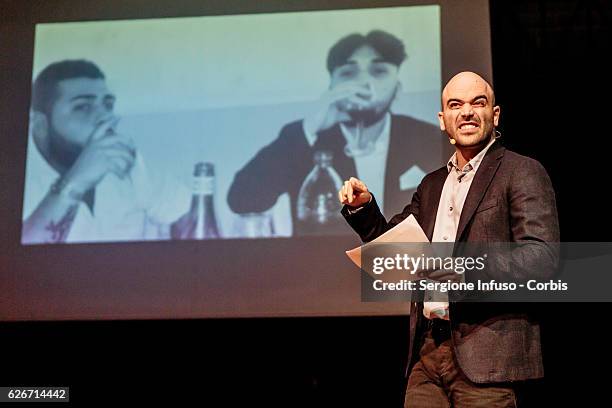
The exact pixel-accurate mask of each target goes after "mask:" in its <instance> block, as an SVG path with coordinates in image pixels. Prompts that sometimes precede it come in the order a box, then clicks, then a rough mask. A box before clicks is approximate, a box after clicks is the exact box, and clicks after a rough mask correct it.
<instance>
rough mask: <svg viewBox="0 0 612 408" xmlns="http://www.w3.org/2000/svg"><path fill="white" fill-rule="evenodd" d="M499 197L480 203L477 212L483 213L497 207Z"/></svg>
mask: <svg viewBox="0 0 612 408" xmlns="http://www.w3.org/2000/svg"><path fill="white" fill-rule="evenodd" d="M497 201H498V200H497V197H495V198H491V199H489V200H486V201H483V202H482V203H480V205H479V206H478V208H476V212H477V213H479V212H482V211H486V210H489V209H491V208H495V207H497Z"/></svg>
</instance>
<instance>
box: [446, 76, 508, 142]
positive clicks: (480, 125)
mask: <svg viewBox="0 0 612 408" xmlns="http://www.w3.org/2000/svg"><path fill="white" fill-rule="evenodd" d="M499 114H500V108H499V106H496V105H495V94H494V93H493V88H491V85H489V83H488V82H487V81H485V80H484V79H483V78H482V77H481V76H480V75H478V74H475V73H474V72H468V71H466V72H460V73H458V74H457V75H455V76H454V77H452V78H451V80H450V81H448V83H447V84H446V86H445V87H444V90H443V91H442V111H441V112H439V113H438V119H439V120H440V129H442V130H443V131H445V132H446V133H447V134H448V136H449V138H450V139H451V143H454V144H455V148H457V149H463V150H465V151H468V150H469V151H471V152H474V151H477V150H478V149H481V148H482V147H483V146H485V145H486V144H487V143H488V141H489V140H491V137H493V135H494V133H493V132H494V130H495V127H496V126H497V124H498V122H499Z"/></svg>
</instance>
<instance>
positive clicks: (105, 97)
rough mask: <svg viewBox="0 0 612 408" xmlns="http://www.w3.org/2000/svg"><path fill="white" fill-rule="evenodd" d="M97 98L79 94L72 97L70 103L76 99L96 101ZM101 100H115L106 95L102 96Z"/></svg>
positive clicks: (111, 96)
mask: <svg viewBox="0 0 612 408" xmlns="http://www.w3.org/2000/svg"><path fill="white" fill-rule="evenodd" d="M97 97H98V95H94V94H81V95H77V96H73V97H72V98H70V102H72V101H74V100H77V99H88V100H91V99H96V98H97ZM103 99H104V100H111V99H112V100H115V99H117V98H116V97H115V95H113V94H106V95H104V97H103Z"/></svg>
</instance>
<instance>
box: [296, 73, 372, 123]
mask: <svg viewBox="0 0 612 408" xmlns="http://www.w3.org/2000/svg"><path fill="white" fill-rule="evenodd" d="M373 95H374V94H373V91H372V87H371V86H370V85H368V86H366V87H364V86H363V85H359V84H356V83H355V82H345V83H341V84H339V85H337V86H335V87H334V88H332V89H330V90H328V91H327V92H325V93H324V94H323V96H321V99H320V100H319V108H318V110H317V111H316V112H314V113H313V114H312V115H310V116H307V117H306V118H304V128H305V129H306V131H307V132H308V133H310V134H312V135H316V134H317V133H319V132H321V131H323V130H326V129H329V128H330V127H332V126H334V125H335V124H336V123H340V122H347V121H349V120H351V116H350V115H349V114H348V113H347V112H346V111H347V110H353V109H355V110H359V109H363V108H365V107H367V106H368V105H369V104H370V103H371V100H372V98H373Z"/></svg>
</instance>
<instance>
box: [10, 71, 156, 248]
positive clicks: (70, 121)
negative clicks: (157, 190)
mask: <svg viewBox="0 0 612 408" xmlns="http://www.w3.org/2000/svg"><path fill="white" fill-rule="evenodd" d="M114 105H115V96H114V95H113V94H112V93H111V92H110V91H109V89H108V87H107V84H106V80H105V77H104V74H103V73H102V71H101V70H100V69H99V68H98V67H97V66H96V65H95V64H93V63H92V62H89V61H85V60H64V61H60V62H56V63H53V64H50V65H49V66H47V67H46V68H45V69H43V70H42V71H41V72H40V74H39V75H38V76H37V78H36V80H35V81H34V84H33V87H32V106H31V117H30V134H31V138H30V140H29V142H28V156H27V169H26V182H25V192H24V209H23V230H22V242H23V243H28V244H32V243H61V242H99V241H123V240H137V239H142V238H143V237H144V235H143V234H144V226H145V217H146V206H147V205H148V203H149V198H150V187H149V183H148V179H147V174H146V170H145V167H144V164H143V162H142V159H141V158H140V156H139V154H138V152H137V151H136V149H135V147H134V144H133V142H132V141H131V140H130V138H129V137H127V136H125V135H123V134H120V133H118V132H117V123H118V118H117V116H115V114H114V111H113V109H114Z"/></svg>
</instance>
